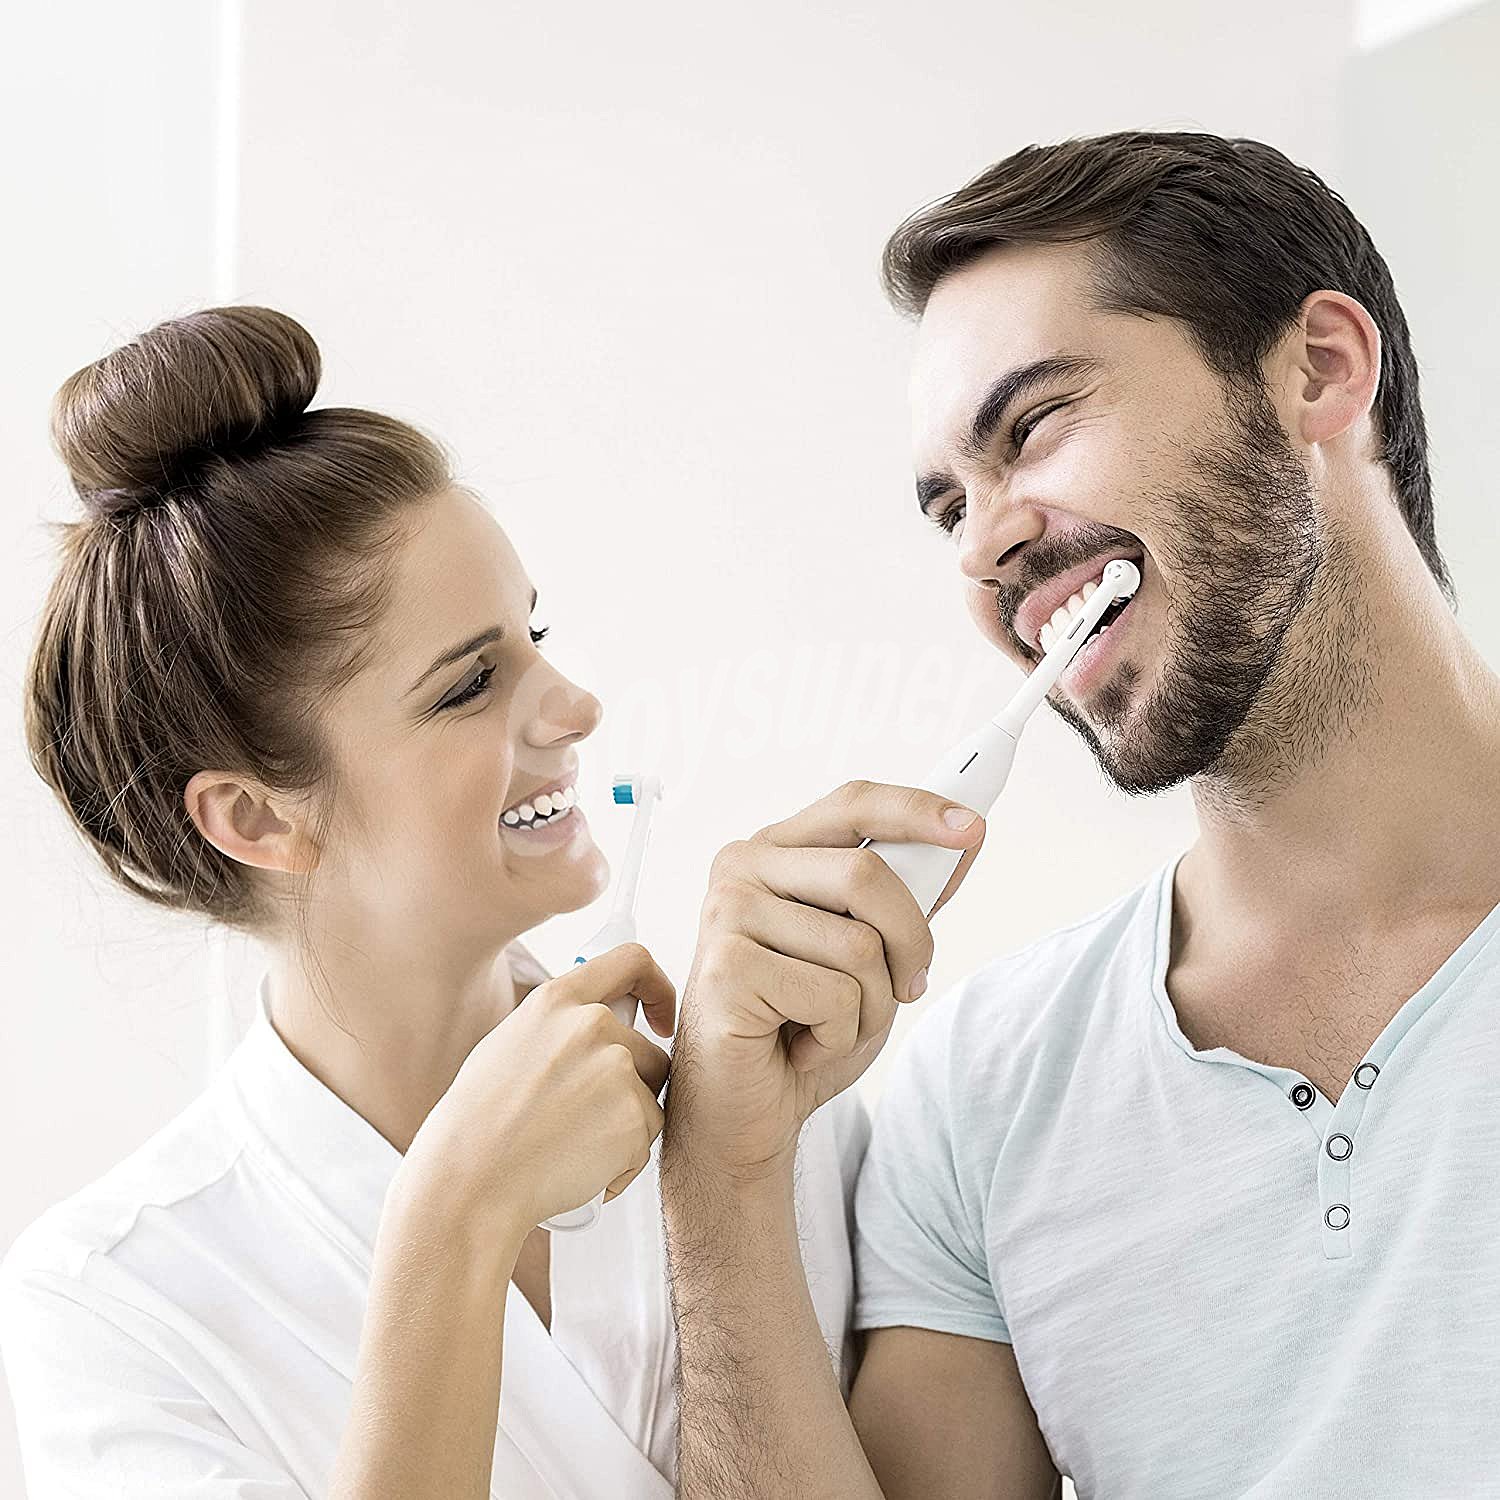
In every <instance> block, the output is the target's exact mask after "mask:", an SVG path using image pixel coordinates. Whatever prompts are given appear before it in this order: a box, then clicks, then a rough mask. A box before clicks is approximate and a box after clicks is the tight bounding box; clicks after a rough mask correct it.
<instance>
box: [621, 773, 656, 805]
mask: <svg viewBox="0 0 1500 1500" xmlns="http://www.w3.org/2000/svg"><path fill="white" fill-rule="evenodd" d="M614 794H615V801H616V802H617V803H619V804H621V805H622V806H624V807H631V806H636V805H638V804H640V803H643V802H653V801H656V800H657V799H658V798H660V796H661V782H660V781H659V780H658V779H657V778H656V777H655V776H616V777H615V780H614Z"/></svg>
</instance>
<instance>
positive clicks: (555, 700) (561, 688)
mask: <svg viewBox="0 0 1500 1500" xmlns="http://www.w3.org/2000/svg"><path fill="white" fill-rule="evenodd" d="M603 717H604V707H603V705H602V704H601V703H600V702H599V700H598V699H597V698H596V697H595V696H594V695H593V694H592V693H591V692H589V691H588V689H586V688H581V687H579V686H578V685H577V684H576V683H572V682H569V681H568V680H567V679H566V678H559V679H558V680H557V681H556V682H553V683H551V684H549V685H548V686H547V687H546V688H545V689H543V691H542V695H541V698H540V700H539V701H538V703H537V705H536V712H535V713H533V714H532V716H531V721H530V723H529V724H528V725H527V729H526V738H527V740H528V741H529V742H530V743H531V744H533V745H536V746H538V747H542V746H547V745H570V744H572V743H573V742H574V741H575V740H581V739H584V738H586V737H587V736H588V735H590V734H592V733H593V732H594V730H595V729H597V728H598V727H599V720H600V719H602V718H603Z"/></svg>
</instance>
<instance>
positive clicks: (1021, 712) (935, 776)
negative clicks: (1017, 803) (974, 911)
mask: <svg viewBox="0 0 1500 1500" xmlns="http://www.w3.org/2000/svg"><path fill="white" fill-rule="evenodd" d="M1140 586H1141V575H1140V570H1139V569H1138V568H1137V567H1136V565H1135V564H1134V563H1133V562H1130V561H1129V560H1128V559H1126V558H1123V557H1122V558H1117V559H1116V560H1115V561H1114V562H1112V563H1110V564H1109V565H1108V566H1107V567H1106V568H1105V569H1104V575H1103V577H1102V578H1101V579H1100V580H1099V587H1098V588H1097V589H1095V590H1094V592H1093V593H1092V594H1090V595H1089V597H1088V598H1087V599H1086V600H1085V601H1084V606H1083V608H1082V609H1081V610H1079V612H1078V613H1077V614H1076V615H1075V616H1074V617H1073V619H1072V620H1071V621H1070V622H1069V624H1068V626H1067V629H1066V631H1065V632H1064V633H1063V635H1062V636H1060V637H1059V638H1058V639H1057V640H1055V641H1054V642H1053V643H1052V646H1051V648H1050V649H1049V650H1048V651H1047V652H1046V653H1045V655H1043V657H1042V659H1041V661H1040V662H1038V663H1037V665H1036V667H1035V669H1034V670H1033V671H1032V672H1031V674H1030V676H1028V677H1027V679H1026V681H1025V682H1023V683H1022V684H1021V688H1020V691H1019V692H1017V693H1016V695H1015V697H1013V698H1012V699H1011V700H1010V702H1009V703H1007V704H1006V705H1005V707H1004V708H1002V709H1001V710H1000V712H999V713H998V714H996V715H995V717H994V718H993V719H991V720H990V721H989V723H987V724H984V725H982V726H981V727H980V728H979V729H977V730H975V731H974V733H973V734H971V735H969V736H968V737H967V738H966V739H962V740H960V741H959V742H958V744H956V745H955V746H954V747H953V748H952V749H951V750H949V751H948V753H947V754H946V755H944V756H943V758H942V759H941V760H939V761H938V763H937V764H936V765H935V766H933V768H932V769H931V770H930V771H929V772H928V773H927V775H926V776H924V777H923V778H922V780H921V781H919V782H917V783H916V785H917V786H919V787H922V788H923V789H925V790H926V791H929V792H936V793H937V794H938V796H940V797H951V798H952V799H953V801H955V802H961V803H963V804H964V806H965V807H972V808H973V809H974V811H975V812H977V813H978V814H979V815H980V816H981V817H985V816H987V815H988V813H989V810H990V808H991V807H993V806H994V804H995V799H996V798H997V797H998V796H999V795H1000V793H1001V791H1002V790H1003V789H1004V787H1005V783H1006V780H1007V778H1008V777H1009V776H1010V768H1011V764H1012V762H1013V761H1014V760H1015V755H1016V744H1017V742H1018V741H1019V739H1020V737H1021V731H1022V730H1023V729H1024V728H1025V727H1026V721H1027V720H1028V719H1029V718H1030V717H1031V716H1032V714H1033V713H1035V712H1036V710H1037V708H1038V707H1039V706H1040V705H1041V702H1042V700H1043V699H1044V698H1045V697H1046V696H1047V694H1048V693H1050V692H1051V691H1052V688H1053V686H1054V684H1055V683H1056V682H1057V679H1058V678H1059V677H1061V676H1062V674H1063V673H1064V672H1065V671H1067V669H1068V667H1069V665H1070V664H1071V663H1072V661H1073V658H1074V657H1075V656H1077V655H1078V653H1079V652H1080V651H1081V650H1083V647H1084V645H1085V644H1086V643H1087V642H1088V641H1089V640H1090V639H1091V638H1092V637H1093V634H1094V628H1095V627H1096V626H1097V625H1099V624H1100V622H1101V621H1103V622H1104V623H1105V624H1108V623H1110V621H1113V619H1114V618H1115V616H1116V615H1118V614H1119V613H1120V611H1121V610H1122V609H1124V607H1125V605H1126V604H1127V603H1128V602H1129V600H1130V599H1131V598H1132V597H1133V596H1134V594H1135V591H1136V590H1137V589H1138V588H1139V587H1140ZM1111 612H1113V613H1111ZM1105 615H1109V616H1110V620H1109V621H1104V617H1105ZM860 848H862V849H866V848H868V849H873V850H874V851H875V852H876V853H877V854H878V855H879V856H880V857H881V858H882V859H883V860H884V861H885V862H886V863H887V864H888V865H889V866H890V867H891V869H893V870H894V871H895V872H896V874H897V875H899V876H900V877H901V880H902V883H903V884H904V885H905V886H906V888H907V889H908V890H909V891H910V892H911V893H912V895H913V896H915V897H916V898H917V905H918V906H920V907H921V908H922V915H923V916H931V915H932V908H933V907H934V906H936V905H937V899H938V897H939V896H941V895H942V894H943V887H944V886H946V885H947V884H948V882H949V880H950V879H951V878H952V876H953V872H954V870H956V869H957V868H958V862H959V861H960V860H961V859H962V858H963V856H964V853H965V851H964V850H962V849H944V848H941V847H939V846H937V845H934V844H901V843H889V842H886V841H883V840H882V841H876V840H872V839H866V840H865V841H864V842H863V843H862V844H861V845H860Z"/></svg>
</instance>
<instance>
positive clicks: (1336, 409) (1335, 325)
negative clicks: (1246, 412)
mask: <svg viewBox="0 0 1500 1500" xmlns="http://www.w3.org/2000/svg"><path fill="white" fill-rule="evenodd" d="M1288 342H1289V354H1290V364H1289V367H1288V369H1287V385H1286V393H1287V397H1288V400H1289V401H1290V403H1291V413H1292V422H1293V423H1294V425H1290V431H1291V434H1292V436H1293V437H1299V436H1300V437H1301V439H1302V441H1303V442H1305V443H1308V444H1316V443H1328V442H1332V441H1333V440H1334V439H1335V438H1337V437H1339V436H1340V435H1341V434H1343V433H1345V432H1347V431H1348V430H1349V429H1350V428H1351V427H1353V426H1355V424H1356V423H1358V422H1359V421H1360V419H1361V418H1363V417H1365V416H1367V415H1368V413H1369V411H1370V408H1371V407H1372V406H1373V405H1374V404H1375V396H1376V393H1377V392H1378V391H1379V389H1380V361H1381V341H1380V330H1379V328H1377V327H1376V326H1375V320H1374V319H1373V318H1372V317H1371V316H1370V315H1369V313H1367V312H1366V311H1365V309H1364V307H1363V306H1362V305H1361V304H1360V303H1358V302H1356V301H1355V300H1354V298H1353V297H1346V296H1345V295H1344V294H1343V293H1342V292H1329V291H1323V292H1313V293H1312V294H1311V295H1310V296H1309V297H1308V298H1307V299H1306V300H1305V301H1304V302H1303V304H1302V309H1301V313H1300V315H1299V322H1298V327H1297V329H1296V330H1295V331H1294V332H1293V334H1292V335H1291V337H1290V339H1289V341H1288Z"/></svg>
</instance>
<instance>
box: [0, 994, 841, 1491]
mask: <svg viewBox="0 0 1500 1500" xmlns="http://www.w3.org/2000/svg"><path fill="white" fill-rule="evenodd" d="M266 1000H267V981H266V979H265V978H262V980H261V984H260V990H259V994H258V1003H257V1006H256V1014H255V1018H254V1020H253V1022H252V1023H251V1026H250V1029H249V1031H248V1032H247V1034H246V1035H245V1037H244V1038H243V1040H242V1041H241V1042H240V1044H239V1045H238V1047H237V1048H236V1049H235V1051H234V1053H233V1054H232V1055H231V1056H230V1058H229V1059H228V1061H227V1062H226V1063H225V1064H224V1066H223V1067H222V1068H221V1069H220V1070H219V1072H218V1073H217V1074H216V1075H215V1076H214V1078H213V1080H212V1081H211V1083H210V1084H209V1086H208V1087H207V1089H206V1090H205V1091H204V1092H203V1093H202V1094H201V1095H200V1096H199V1097H198V1098H197V1099H196V1100H195V1101H194V1102H193V1103H192V1104H190V1105H189V1106H188V1107H187V1108H186V1109H185V1110H184V1111H183V1112H182V1113H181V1114H180V1115H178V1116H177V1117H176V1118H175V1119H174V1120H172V1121H171V1122H170V1123H169V1124H168V1125H166V1126H165V1127H164V1128H163V1129H162V1130H160V1131H159V1132H158V1133H157V1134H156V1135H154V1136H153V1137H152V1138H151V1139H150V1140H148V1141H147V1142H146V1143H145V1145H143V1146H142V1147H141V1148H140V1149H139V1150H137V1151H135V1152H134V1153H133V1154H132V1155H130V1156H129V1157H128V1158H126V1160H124V1161H123V1162H121V1163H120V1164H119V1165H118V1166H117V1167H115V1168H114V1169H113V1170H111V1171H110V1172H108V1173H107V1174H106V1175H105V1176H104V1177H102V1178H100V1179H99V1180H98V1181H97V1182H95V1183H93V1184H91V1185H90V1186H89V1187H86V1188H84V1189H83V1190H82V1191H80V1192H78V1193H76V1194H74V1195H73V1196H72V1197H70V1198H68V1199H66V1200H64V1201H63V1202H62V1203H59V1204H57V1205H56V1206H55V1207H53V1208H51V1209H49V1210H48V1211H47V1212H46V1213H44V1214H43V1215H42V1216H41V1217H40V1218H39V1219H37V1220H36V1221H35V1222H34V1223H33V1224H31V1225H30V1226H29V1227H28V1228H27V1229H26V1230H25V1231H23V1233H22V1234H21V1236H20V1237H19V1238H18V1239H17V1240H16V1242H15V1244H14V1245H13V1246H12V1247H11V1250H10V1252H9V1253H8V1254H7V1255H6V1257H5V1260H4V1263H3V1266H0V1352H3V1354H4V1360H5V1369H6V1374H7V1376H8V1379H9V1382H10V1388H11V1394H12V1397H13V1399H14V1402H15V1410H16V1421H17V1428H18V1432H19V1435H20V1442H21V1453H22V1459H23V1463H24V1466H25V1472H26V1479H27V1487H28V1492H29V1494H30V1497H31V1500H61V1497H64V1496H66V1497H69V1500H106V1497H108V1500H147V1497H149V1500H179V1497H181V1500H187V1497H189V1496H191V1497H193V1500H291V1497H293V1496H297V1497H303V1496H306V1497H313V1496H322V1495H323V1494H324V1493H325V1492H326V1483H327V1478H328V1475H329V1472H330V1470H331V1468H332V1465H333V1462H334V1457H335V1455H336V1453H337V1450H338V1446H339V1441H340V1437H341V1435H342V1433H343V1431H344V1427H345V1423H346V1420H347V1416H348V1411H349V1405H350V1399H351V1394H352V1381H353V1376H354V1369H355V1358H356V1355H357V1352H358V1349H359V1341H360V1329H361V1325H362V1322H363V1319H364V1312H365V1304H366V1298H367V1295H368V1290H369V1277H370V1268H371V1262H372V1254H373V1249H374V1244H375V1233H376V1229H377V1227H378V1225H379V1222H380V1214H381V1207H382V1204H383V1202H384V1199H385V1194H386V1189H387V1187H388V1186H389V1184H390V1181H391V1177H392V1174H393V1173H394V1172H395V1170H396V1168H397V1166H398V1164H399V1163H400V1161H401V1157H400V1154H399V1153H398V1152H397V1151H396V1149H395V1148H394V1147H393V1146H392V1145H391V1144H390V1143H389V1142H388V1141H387V1140H385V1138H384V1137H383V1136H381V1135H380V1133H379V1132H378V1131H376V1130H375V1128H374V1127H373V1126H371V1125H370V1124H369V1123H368V1122H367V1121H366V1120H364V1119H363V1118H362V1117H361V1116H360V1115H358V1114H356V1113H355V1111H354V1110H352V1109H350V1108H349V1106H348V1105H346V1104H345V1103H344V1102H343V1101H342V1100H341V1099H339V1098H338V1096H337V1095H336V1094H334V1093H332V1092H331V1091H330V1090H329V1089H327V1088H326V1087H325V1086H324V1085H323V1084H322V1083H320V1082H319V1081H318V1080H317V1079H316V1078H315V1077H314V1076H313V1075H312V1074H311V1073H310V1072H308V1071H307V1069H306V1068H304V1067H303V1066H302V1064H301V1063H300V1062H298V1061H297V1059H296V1057H295V1056H293V1054H292V1053H291V1052H290V1051H289V1050H288V1048H287V1046H286V1044H285V1043H284V1042H283V1041H282V1040H281V1037H280V1036H279V1035H278V1033H277V1032H276V1030H275V1028H274V1027H273V1026H272V1025H271V1022H270V1019H269V1014H268V1011H267V1006H266ZM867 1138H868V1126H867V1123H866V1120H865V1116H864V1113H863V1110H862V1108H861V1106H860V1105H859V1103H858V1101H857V1099H856V1098H855V1097H854V1096H853V1095H846V1096H845V1102H842V1103H838V1104H835V1105H831V1106H829V1107H828V1108H827V1109H824V1110H821V1111H819V1112H818V1113H817V1114H816V1115H814V1116H813V1118H812V1120H811V1121H810V1122H809V1124H808V1126H807V1127H806V1129H805V1130H804V1132H803V1136H802V1141H801V1144H800V1147H799V1165H798V1177H797V1194H798V1212H799V1219H800V1224H801V1231H802V1245H803V1253H804V1257H805V1260H806V1264H807V1270H808V1280H809V1283H810V1285H811V1288H812V1295H813V1301H814V1304H815V1306H816V1308H817V1313H818V1319H819V1322H820V1324H821V1325H822V1328H823V1332H824V1335H825V1337H826V1339H827V1340H828V1344H829V1348H830V1351H831V1353H832V1354H833V1355H834V1357H835V1358H836V1359H837V1360H838V1361H839V1364H840V1371H841V1374H842V1375H843V1377H844V1379H845V1380H846V1381H847V1378H848V1377H847V1371H848V1358H847V1356H848V1352H849V1346H848V1342H847V1341H848V1338H849V1333H848V1330H849V1324H850V1312H851V1304H852V1294H853V1287H852V1275H851V1270H850V1264H851V1255H850V1205H851V1203H852V1197H853V1187H854V1179H855V1176H856V1175H857V1171H858V1167H859V1162H860V1158H861V1156H862V1155H863V1151H864V1146H865V1142H866V1140H867ZM551 1291H552V1328H551V1333H550V1334H549V1333H548V1331H547V1329H546V1327H544V1326H543V1324H542V1322H541V1320H540V1319H539V1318H538V1317H537V1315H536V1313H535V1312H534V1311H533V1309H532V1308H531V1306H530V1304H529V1303H528V1302H527V1301H526V1299H525V1297H523V1296H522V1295H521V1294H520V1293H519V1292H518V1291H516V1290H515V1289H514V1288H511V1290H510V1293H509V1295H508V1296H507V1298H506V1302H505V1355H504V1359H505V1365H504V1380H503V1386H502V1391H501V1400H500V1417H499V1426H498V1430H497V1433H496V1439H495V1463H494V1470H493V1473H492V1477H491V1491H490V1492H491V1494H492V1495H493V1496H495V1497H497V1500H533V1497H534V1500H586V1497H597V1500H603V1497H608V1500H669V1497H670V1496H671V1495H672V1493H673V1475H674V1469H675V1442H676V1403H675V1396H674V1392H673V1389H672V1375H673V1369H674V1365H675V1348H674V1340H673V1332H672V1320H671V1314H670V1308H669V1304H668V1298H667V1282H666V1259H665V1254H664V1249H663V1241H662V1232H661V1198H660V1190H659V1181H658V1177H657V1169H656V1158H655V1154H654V1153H653V1158H652V1162H651V1164H650V1166H648V1167H647V1169H646V1170H645V1171H643V1172H642V1174H641V1175H640V1177H638V1178H637V1179H636V1181H635V1182H634V1183H632V1184H631V1186H630V1187H629V1188H628V1189H627V1190H626V1191H625V1192H624V1193H622V1194H621V1195H620V1196H619V1197H618V1198H616V1199H614V1200H613V1201H612V1202H610V1203H608V1204H606V1205H605V1208H604V1211H603V1214H602V1215H601V1217H600V1220H599V1223H598V1224H597V1225H596V1226H595V1227H594V1228H593V1229H592V1230H591V1231H588V1232H585V1233H582V1234H572V1235H554V1236H553V1237H552V1270H551Z"/></svg>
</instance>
